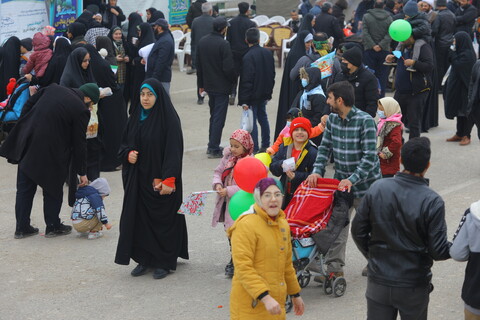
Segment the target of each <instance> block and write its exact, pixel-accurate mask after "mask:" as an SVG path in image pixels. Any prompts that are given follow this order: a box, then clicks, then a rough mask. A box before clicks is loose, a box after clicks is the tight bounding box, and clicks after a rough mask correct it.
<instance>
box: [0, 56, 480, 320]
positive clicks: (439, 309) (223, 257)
mask: <svg viewBox="0 0 480 320" xmlns="http://www.w3.org/2000/svg"><path fill="white" fill-rule="evenodd" d="M174 68H175V72H174V75H173V80H174V81H173V83H172V94H171V95H172V100H173V103H174V105H175V106H176V108H177V111H178V113H179V114H180V117H181V119H182V125H183V132H184V138H185V149H186V150H185V155H184V164H183V168H184V169H183V180H184V190H185V194H187V193H188V192H192V191H199V190H205V189H208V188H209V187H210V183H211V179H212V171H213V169H214V168H215V166H216V165H217V163H218V160H209V159H207V157H206V155H205V150H206V143H207V135H208V117H209V112H208V106H207V105H206V104H205V105H203V106H198V105H196V103H195V101H196V96H195V81H196V80H195V76H188V75H186V74H185V73H180V72H178V67H177V66H176V65H175V66H174ZM277 73H278V74H277V87H276V92H275V93H274V99H273V100H272V101H271V102H270V103H269V105H268V114H269V116H270V121H271V123H274V119H275V114H276V106H277V102H278V101H277V99H278V88H279V83H280V79H281V70H279V69H277ZM440 114H441V119H440V127H438V128H434V129H431V130H430V132H429V133H428V134H426V135H427V136H428V137H429V138H430V139H431V141H432V149H433V157H432V166H431V169H430V171H429V172H428V174H427V176H428V178H430V180H431V186H432V188H433V189H434V190H436V191H437V192H439V193H440V194H441V195H442V196H443V197H444V199H445V202H446V205H447V222H448V227H449V230H448V235H449V237H450V238H451V236H452V235H453V233H454V231H455V229H456V227H457V223H458V221H459V218H460V216H461V214H462V213H463V212H464V210H465V209H466V207H467V206H468V205H469V204H470V203H471V202H473V201H475V200H478V197H479V194H480V184H479V182H480V176H479V168H478V163H479V162H478V159H479V156H480V149H479V141H478V140H477V139H476V138H475V139H474V140H473V142H472V144H471V145H469V146H466V147H460V146H458V145H457V144H454V143H446V142H444V141H445V139H446V138H448V137H449V136H451V135H452V134H453V133H454V128H455V123H454V121H448V120H445V119H444V117H443V115H442V114H443V109H442V110H441V112H440ZM239 121H240V110H239V108H238V107H233V106H232V107H229V113H228V119H227V123H226V125H225V130H224V134H223V141H224V142H223V145H226V142H227V141H228V137H229V135H230V134H231V133H232V132H233V131H234V130H235V129H237V128H238V126H239ZM273 129H274V128H272V131H273ZM39 156H41V155H39ZM327 175H329V176H331V170H330V172H329V173H328V174H327ZM102 176H104V177H106V178H107V179H108V180H109V182H110V184H111V187H112V194H111V195H110V196H109V197H108V198H107V199H106V207H107V213H108V215H109V218H110V220H111V222H112V223H113V224H114V228H113V229H112V230H110V231H106V232H105V237H104V238H102V239H98V240H94V241H87V240H86V239H82V238H79V237H78V236H77V235H76V234H73V233H72V234H71V235H68V236H65V237H60V238H54V239H46V238H44V237H43V236H41V235H39V236H35V237H32V238H28V239H24V240H14V239H13V233H14V228H15V227H14V226H15V219H14V204H15V200H14V199H15V178H16V167H15V166H12V165H9V164H7V163H6V161H5V160H4V159H1V160H0V177H1V181H2V189H1V190H2V191H1V193H0V212H1V214H0V310H1V312H0V319H1V320H10V319H12V320H16V319H45V318H48V319H59V320H61V319H67V318H70V319H82V318H90V319H227V318H228V316H229V311H228V301H229V291H230V280H229V279H225V277H224V276H223V269H224V266H225V264H226V263H227V262H228V260H229V253H228V244H227V240H226V237H225V235H224V232H223V228H222V227H220V226H219V227H217V228H212V227H211V226H210V221H211V212H212V210H213V197H212V198H210V199H209V200H208V205H207V208H206V213H205V215H204V216H200V217H196V216H188V217H187V223H188V230H189V241H190V244H189V249H190V250H189V251H190V260H189V261H183V260H181V261H180V262H179V265H178V269H177V272H175V273H174V274H172V275H170V276H168V277H167V278H165V279H163V280H153V279H152V277H151V274H148V275H145V276H142V277H140V278H132V277H131V276H130V271H131V269H132V268H133V267H134V265H133V264H131V265H130V266H128V267H125V266H119V265H116V264H114V263H113V258H114V254H115V249H116V243H117V238H118V224H119V219H120V211H121V204H122V198H123V190H122V187H121V182H120V172H114V173H105V174H102ZM69 214H70V209H69V207H68V206H67V205H64V206H63V208H62V212H61V217H62V219H63V220H64V221H66V222H67V223H69ZM32 223H33V225H35V226H37V227H39V228H40V229H41V232H42V233H43V231H44V222H43V215H42V194H41V190H40V189H39V191H38V194H37V196H36V199H35V203H34V209H33V213H32ZM347 255H348V258H347V266H346V268H345V272H346V278H347V282H348V288H347V292H346V294H345V296H344V297H341V298H333V297H331V296H325V295H324V293H323V292H322V289H321V287H319V286H317V285H316V284H315V283H312V284H310V285H309V286H308V287H307V288H305V289H304V290H303V292H302V295H303V297H304V300H305V304H306V312H305V315H304V316H303V317H302V319H323V320H329V319H332V320H333V319H349V320H350V319H351V320H354V319H365V314H366V302H365V298H364V293H365V285H366V278H364V277H362V276H361V275H360V273H361V270H362V268H363V267H364V266H365V260H364V259H363V257H362V256H361V255H360V253H359V252H358V251H357V249H356V248H355V246H354V244H353V242H352V241H351V240H349V243H348V248H347ZM464 268H465V264H460V263H457V262H454V261H447V262H439V263H436V264H435V266H434V269H433V273H434V279H433V281H434V285H435V291H434V292H433V293H432V295H431V302H430V309H429V310H430V319H452V320H453V319H461V318H462V309H463V308H462V307H463V303H462V301H461V299H460V289H461V285H462V282H463V275H464ZM293 318H296V317H295V316H289V319H293Z"/></svg>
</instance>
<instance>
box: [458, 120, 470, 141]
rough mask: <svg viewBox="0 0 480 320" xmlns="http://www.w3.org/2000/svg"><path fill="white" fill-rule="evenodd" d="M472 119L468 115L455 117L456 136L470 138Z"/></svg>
mask: <svg viewBox="0 0 480 320" xmlns="http://www.w3.org/2000/svg"><path fill="white" fill-rule="evenodd" d="M472 128H473V120H472V119H471V118H470V117H457V136H459V137H465V136H467V137H468V138H469V139H470V134H471V133H472Z"/></svg>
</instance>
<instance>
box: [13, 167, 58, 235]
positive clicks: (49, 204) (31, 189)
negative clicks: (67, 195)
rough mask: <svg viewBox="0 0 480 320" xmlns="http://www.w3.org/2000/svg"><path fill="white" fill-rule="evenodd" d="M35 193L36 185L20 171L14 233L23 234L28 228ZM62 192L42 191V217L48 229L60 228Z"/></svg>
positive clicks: (18, 173)
mask: <svg viewBox="0 0 480 320" xmlns="http://www.w3.org/2000/svg"><path fill="white" fill-rule="evenodd" d="M36 191H37V184H36V183H35V182H34V181H33V180H32V179H30V178H29V177H27V176H26V175H25V174H24V173H23V172H22V170H20V169H18V172H17V195H16V202H15V218H16V219H17V226H16V232H23V231H25V230H27V228H28V227H29V226H30V215H31V213H32V205H33V198H34V197H35V192H36ZM62 201H63V191H62V192H60V193H59V194H51V193H48V192H47V191H46V190H43V216H44V219H45V224H46V225H47V228H48V227H53V228H57V227H59V226H60V218H59V214H60V209H61V208H62Z"/></svg>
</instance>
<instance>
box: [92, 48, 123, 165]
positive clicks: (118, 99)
mask: <svg viewBox="0 0 480 320" xmlns="http://www.w3.org/2000/svg"><path fill="white" fill-rule="evenodd" d="M85 48H86V49H87V50H88V52H89V53H90V59H91V61H90V67H91V68H92V70H93V75H94V77H95V79H96V81H97V85H98V86H99V87H101V88H106V87H109V88H111V89H112V92H113V95H111V96H109V97H104V98H102V99H100V101H99V102H98V110H97V113H98V120H99V139H100V141H101V142H102V149H101V151H100V170H101V171H113V170H115V168H117V167H118V166H119V165H120V164H121V161H120V160H119V159H118V156H117V153H118V149H119V148H120V143H121V140H122V133H123V130H124V129H125V125H126V123H127V108H126V105H125V101H124V100H123V95H122V91H121V90H120V88H119V87H118V85H117V83H116V81H115V75H114V73H113V71H112V69H111V67H110V64H109V63H108V62H107V61H105V60H104V59H103V58H102V57H101V56H100V54H99V53H98V52H97V51H96V49H95V48H94V47H93V46H92V45H86V46H85Z"/></svg>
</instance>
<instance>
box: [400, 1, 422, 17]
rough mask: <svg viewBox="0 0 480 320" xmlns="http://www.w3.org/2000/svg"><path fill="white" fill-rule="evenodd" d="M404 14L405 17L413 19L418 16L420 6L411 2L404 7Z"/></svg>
mask: <svg viewBox="0 0 480 320" xmlns="http://www.w3.org/2000/svg"><path fill="white" fill-rule="evenodd" d="M403 13H405V15H407V16H409V17H410V18H411V17H415V16H416V15H417V14H418V5H417V3H416V2H415V1H413V0H410V1H408V2H407V4H406V5H405V6H404V7H403Z"/></svg>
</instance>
